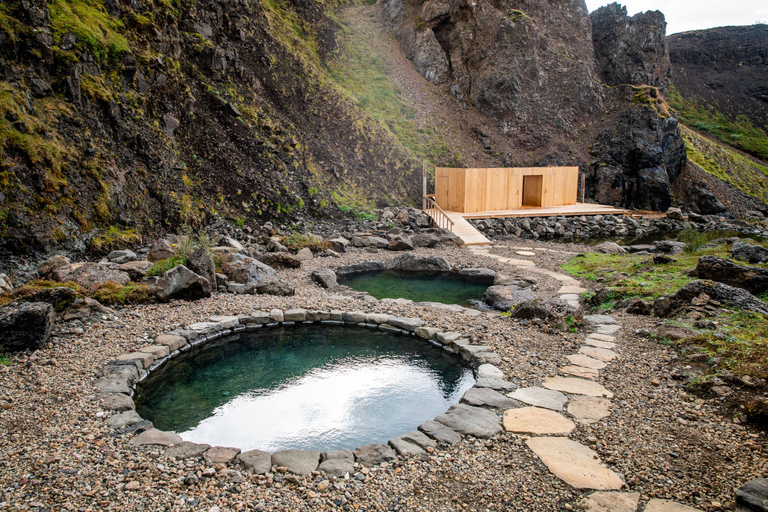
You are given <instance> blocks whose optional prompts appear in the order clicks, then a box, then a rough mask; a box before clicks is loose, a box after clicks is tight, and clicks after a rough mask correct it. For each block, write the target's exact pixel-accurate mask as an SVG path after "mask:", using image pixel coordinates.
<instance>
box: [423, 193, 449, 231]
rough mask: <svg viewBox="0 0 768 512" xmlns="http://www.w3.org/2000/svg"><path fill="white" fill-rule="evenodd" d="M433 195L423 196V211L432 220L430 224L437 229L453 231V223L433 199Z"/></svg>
mask: <svg viewBox="0 0 768 512" xmlns="http://www.w3.org/2000/svg"><path fill="white" fill-rule="evenodd" d="M434 197H435V194H429V195H426V196H424V211H425V212H426V213H427V215H429V216H430V218H431V219H432V223H433V224H435V225H436V226H437V227H439V228H443V229H447V230H448V231H453V221H452V220H451V218H450V217H448V215H447V214H446V213H445V212H444V211H443V209H442V208H440V206H438V204H437V203H436V202H435V200H434V199H433V198H434Z"/></svg>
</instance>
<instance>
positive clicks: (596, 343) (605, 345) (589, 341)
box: [584, 336, 616, 349]
mask: <svg viewBox="0 0 768 512" xmlns="http://www.w3.org/2000/svg"><path fill="white" fill-rule="evenodd" d="M584 344H585V345H590V346H592V347H597V348H606V349H612V348H616V344H615V343H612V342H610V341H602V340H598V339H595V338H593V337H591V336H587V339H585V340H584Z"/></svg>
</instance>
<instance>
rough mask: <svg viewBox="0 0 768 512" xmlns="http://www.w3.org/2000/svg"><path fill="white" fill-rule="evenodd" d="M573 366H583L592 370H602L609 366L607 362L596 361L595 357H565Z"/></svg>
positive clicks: (582, 355) (580, 355)
mask: <svg viewBox="0 0 768 512" xmlns="http://www.w3.org/2000/svg"><path fill="white" fill-rule="evenodd" d="M565 357H566V358H567V359H568V360H569V361H570V362H571V363H572V364H575V365H576V366H583V367H584V368H592V369H593V370H602V369H603V368H605V367H606V366H608V365H607V364H606V363H605V362H603V361H601V360H599V359H595V358H594V357H589V356H585V355H584V354H571V355H569V356H565Z"/></svg>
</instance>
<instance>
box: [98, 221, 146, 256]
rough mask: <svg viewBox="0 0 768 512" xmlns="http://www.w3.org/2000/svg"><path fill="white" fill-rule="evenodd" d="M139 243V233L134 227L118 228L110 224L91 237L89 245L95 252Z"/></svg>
mask: <svg viewBox="0 0 768 512" xmlns="http://www.w3.org/2000/svg"><path fill="white" fill-rule="evenodd" d="M140 243H141V234H140V233H138V232H137V231H136V230H135V229H120V228H118V227H115V226H111V227H109V228H108V229H107V230H106V231H103V232H101V233H99V234H98V235H96V236H95V237H93V238H91V241H90V246H91V249H93V250H94V251H96V252H107V251H112V250H115V249H123V248H125V247H129V246H132V245H136V244H140Z"/></svg>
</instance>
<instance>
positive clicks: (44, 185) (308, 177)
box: [0, 0, 420, 250]
mask: <svg viewBox="0 0 768 512" xmlns="http://www.w3.org/2000/svg"><path fill="white" fill-rule="evenodd" d="M1 7H2V8H1V9H0V78H2V82H0V144H1V145H0V177H2V181H0V184H1V185H2V190H0V222H1V223H0V237H2V240H3V244H4V245H5V246H6V247H7V248H9V249H12V250H25V249H31V248H37V249H39V248H43V247H45V246H49V245H52V244H55V243H59V242H63V241H67V240H72V239H77V238H82V236H83V234H86V235H87V234H88V233H89V232H92V231H93V230H95V229H97V228H98V229H106V228H107V227H110V226H111V227H112V228H113V230H119V229H124V228H129V227H136V228H138V229H140V230H141V231H143V232H145V233H151V232H152V231H161V230H164V229H169V230H176V229H179V227H180V225H182V224H189V225H191V226H194V225H195V224H199V223H202V222H205V219H206V218H207V217H209V216H210V215H220V216H225V217H229V218H232V219H243V220H244V219H246V218H247V219H249V220H250V219H254V220H256V221H258V220H259V219H261V220H267V219H269V220H273V219H276V220H278V221H280V220H281V219H291V218H296V217H297V216H302V215H319V214H323V215H328V214H330V213H333V210H332V209H331V206H333V205H335V206H342V207H346V208H367V207H371V206H373V205H375V204H376V203H379V204H383V203H388V202H402V201H415V200H416V198H417V197H418V196H417V194H418V193H419V187H418V178H419V175H420V162H416V161H414V159H413V158H412V157H411V155H410V154H409V153H408V152H407V151H406V150H405V149H404V148H403V146H402V145H401V144H400V143H399V142H398V141H397V140H396V139H395V138H394V137H393V136H392V134H391V133H390V132H389V131H388V130H386V128H384V127H383V126H382V125H381V124H380V123H378V122H376V121H375V120H373V119H372V118H371V117H370V116H369V115H368V114H367V113H366V112H364V111H363V110H362V109H361V108H360V107H359V106H358V105H357V104H355V102H354V101H353V100H352V99H351V98H350V97H349V96H348V95H347V94H345V93H344V92H343V91H341V90H340V89H339V88H338V87H337V86H336V85H335V84H334V83H333V82H332V80H331V79H330V78H329V75H328V73H327V71H326V70H325V69H324V68H323V65H322V63H323V61H324V59H325V56H326V55H329V54H331V53H333V52H335V51H337V50H338V49H337V46H336V39H335V33H336V30H337V29H338V27H336V26H335V24H334V23H333V22H332V21H331V20H330V18H328V17H326V15H325V11H324V7H323V5H322V4H316V3H314V2H301V1H296V2H295V3H288V2H252V1H249V0H236V1H232V2H195V1H182V2H173V3H172V2H152V1H145V2H139V1H135V0H133V1H130V2H129V1H127V0H124V1H122V2H121V1H120V0H109V1H107V2H106V3H104V4H102V3H100V2H98V1H92V0H73V1H69V0H68V1H64V0H50V1H46V0H11V1H9V2H5V3H4V4H3V5H2V6H1ZM335 206H334V207H335ZM336 211H338V210H336Z"/></svg>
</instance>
